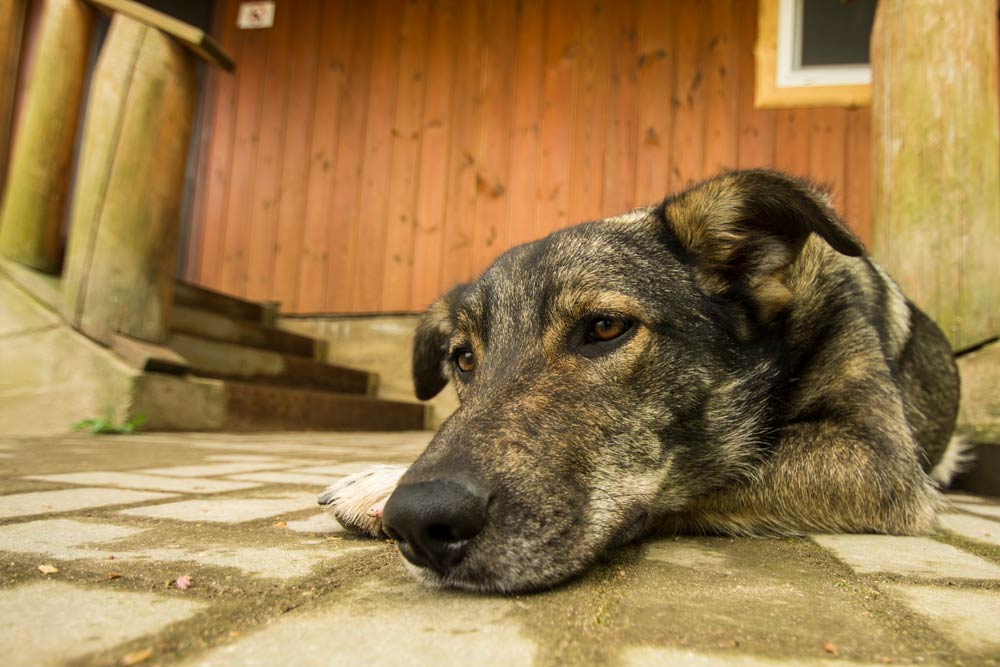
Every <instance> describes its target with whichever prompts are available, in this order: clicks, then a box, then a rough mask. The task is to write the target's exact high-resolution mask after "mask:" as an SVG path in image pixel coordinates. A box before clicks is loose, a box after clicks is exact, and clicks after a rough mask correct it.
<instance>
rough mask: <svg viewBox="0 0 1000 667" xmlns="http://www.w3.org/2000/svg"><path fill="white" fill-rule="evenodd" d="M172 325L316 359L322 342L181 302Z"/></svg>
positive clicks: (184, 331)
mask: <svg viewBox="0 0 1000 667" xmlns="http://www.w3.org/2000/svg"><path fill="white" fill-rule="evenodd" d="M170 328H171V330H172V331H173V332H174V333H182V334H188V335H191V336H199V337H201V338H208V339H210V340H215V341H220V342H226V343H234V344H236V345H245V346H248V347H256V348H260V349H264V350H271V351H272V352H281V353H284V354H291V355H296V356H299V357H305V358H307V359H314V358H316V357H317V349H318V346H320V345H321V343H320V341H317V340H316V339H314V338H309V337H307V336H300V335H299V334H294V333H291V332H289V331H284V330H282V329H275V328H273V327H270V326H265V325H262V324H258V323H255V322H250V321H246V320H242V319H238V318H234V317H231V316H229V315H225V314H221V313H216V312H212V311H209V310H204V309H202V308H191V307H189V306H181V305H178V304H175V305H174V308H173V311H172V313H171V326H170Z"/></svg>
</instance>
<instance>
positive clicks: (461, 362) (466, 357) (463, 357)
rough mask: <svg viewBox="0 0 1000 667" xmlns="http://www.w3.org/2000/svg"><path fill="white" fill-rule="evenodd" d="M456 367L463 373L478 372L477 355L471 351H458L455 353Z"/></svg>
mask: <svg viewBox="0 0 1000 667" xmlns="http://www.w3.org/2000/svg"><path fill="white" fill-rule="evenodd" d="M455 366H457V367H458V370H459V371H460V372H462V373H471V372H472V371H474V370H476V355H475V354H473V353H472V351H471V350H458V351H456V352H455Z"/></svg>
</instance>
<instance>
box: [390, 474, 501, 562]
mask: <svg viewBox="0 0 1000 667" xmlns="http://www.w3.org/2000/svg"><path fill="white" fill-rule="evenodd" d="M485 525H486V496H485V495H484V494H480V493H476V492H475V491H473V490H471V489H469V488H468V487H467V486H465V485H464V484H462V483H460V482H457V481H455V480H450V479H444V480H437V481H433V482H417V483H415V484H405V485H403V486H400V487H398V488H397V489H396V490H395V492H393V494H392V495H391V496H390V497H389V501H388V502H387V503H386V504H385V510H384V511H383V513H382V529H383V530H384V531H385V534H386V535H388V536H389V537H391V538H392V539H394V540H396V542H398V544H399V550H400V552H402V554H403V556H404V557H405V558H406V560H408V561H410V562H411V563H413V564H414V565H420V566H422V567H429V568H432V569H433V570H435V571H436V572H437V573H438V574H444V573H445V572H447V571H448V570H449V569H451V568H452V567H454V566H455V565H457V564H458V562H459V561H460V560H462V557H463V556H464V555H465V548H466V546H467V545H468V543H469V540H471V539H472V538H473V537H475V536H476V535H478V534H479V533H480V532H481V531H482V530H483V527H484V526H485Z"/></svg>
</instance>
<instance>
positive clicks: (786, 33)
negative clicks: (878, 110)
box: [776, 0, 872, 88]
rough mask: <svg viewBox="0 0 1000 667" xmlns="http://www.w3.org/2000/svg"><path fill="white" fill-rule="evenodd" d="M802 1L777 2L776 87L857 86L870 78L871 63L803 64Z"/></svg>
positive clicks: (865, 82) (787, 0) (868, 81)
mask: <svg viewBox="0 0 1000 667" xmlns="http://www.w3.org/2000/svg"><path fill="white" fill-rule="evenodd" d="M803 2H804V0H780V4H779V5H778V63H777V64H778V71H777V74H776V76H777V81H776V83H777V85H778V88H795V87H805V86H857V85H868V84H870V83H871V81H872V69H871V66H870V65H812V66H809V67H803V66H802V5H803Z"/></svg>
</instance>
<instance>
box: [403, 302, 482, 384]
mask: <svg viewBox="0 0 1000 667" xmlns="http://www.w3.org/2000/svg"><path fill="white" fill-rule="evenodd" d="M468 288H469V285H468V284H464V285H459V286H458V287H455V288H454V289H452V290H451V291H450V292H448V293H447V294H445V295H444V296H442V297H441V298H440V299H438V300H437V301H435V302H434V303H433V304H431V306H430V307H429V308H428V309H427V310H425V311H424V313H423V314H422V315H421V316H420V319H419V320H418V321H417V330H416V333H415V334H414V337H413V388H414V389H415V390H416V393H417V398H419V399H420V400H421V401H426V400H428V399H431V398H434V397H435V396H437V394H438V392H440V391H441V390H442V389H444V386H445V385H446V384H448V378H447V376H446V375H445V374H444V362H445V360H446V359H447V357H448V341H449V340H451V334H452V333H453V332H454V331H455V307H456V306H457V305H458V303H459V302H460V301H461V299H462V296H463V295H464V294H465V292H466V290H468Z"/></svg>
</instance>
